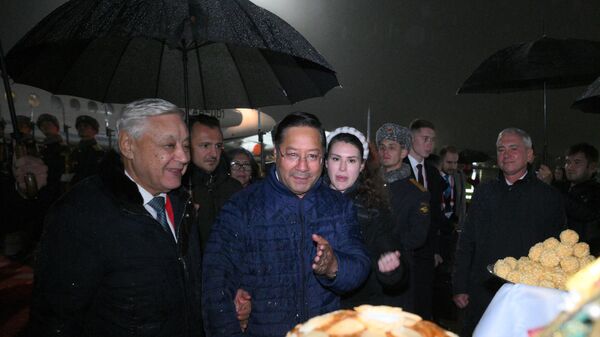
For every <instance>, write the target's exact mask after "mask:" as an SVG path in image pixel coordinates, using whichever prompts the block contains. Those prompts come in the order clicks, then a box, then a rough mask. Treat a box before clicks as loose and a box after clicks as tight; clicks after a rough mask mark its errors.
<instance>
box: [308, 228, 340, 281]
mask: <svg viewBox="0 0 600 337" xmlns="http://www.w3.org/2000/svg"><path fill="white" fill-rule="evenodd" d="M312 240H313V241H314V242H315V243H316V245H317V255H316V256H315V258H314V259H313V264H312V269H313V271H314V272H315V274H317V275H325V276H327V277H329V278H334V277H335V276H336V273H337V271H338V263H337V258H336V257H335V254H334V253H333V248H331V246H330V245H329V241H327V240H326V239H325V238H323V237H322V236H320V235H317V234H313V235H312Z"/></svg>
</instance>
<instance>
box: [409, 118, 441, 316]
mask: <svg viewBox="0 0 600 337" xmlns="http://www.w3.org/2000/svg"><path fill="white" fill-rule="evenodd" d="M409 129H410V131H411V134H412V146H411V148H410V151H409V153H408V157H406V158H405V159H404V162H405V163H407V164H409V165H410V167H411V169H412V170H411V173H412V176H413V177H414V178H415V179H416V180H417V181H418V182H419V183H420V184H421V185H423V186H424V187H425V189H426V190H427V191H428V192H429V195H430V199H429V204H430V207H431V224H430V226H429V232H428V234H427V241H426V242H425V245H424V246H423V247H421V248H420V249H418V250H417V251H415V260H416V261H417V263H416V266H417V267H416V270H414V272H415V273H417V274H418V275H420V280H421V282H419V283H418V284H417V289H416V293H417V298H419V301H417V303H416V307H415V313H417V314H418V315H420V316H421V317H423V318H424V319H432V303H433V277H434V267H435V263H436V262H439V258H438V261H436V260H435V259H434V254H437V253H439V247H438V242H439V233H440V228H441V227H442V224H443V223H444V221H443V213H442V209H441V207H442V205H441V200H442V192H443V190H444V187H445V182H444V180H443V178H442V177H441V176H440V173H439V171H438V169H437V168H435V166H432V165H430V164H427V163H425V159H427V157H429V155H430V154H431V153H432V152H433V149H434V147H435V126H434V125H433V123H431V122H429V121H426V120H424V119H415V120H414V121H412V122H411V123H410V126H409Z"/></svg>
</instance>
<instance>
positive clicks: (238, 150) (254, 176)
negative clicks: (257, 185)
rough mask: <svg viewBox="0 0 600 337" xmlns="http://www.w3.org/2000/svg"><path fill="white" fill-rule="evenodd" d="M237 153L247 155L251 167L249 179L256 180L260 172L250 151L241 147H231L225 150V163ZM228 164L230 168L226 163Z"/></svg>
mask: <svg viewBox="0 0 600 337" xmlns="http://www.w3.org/2000/svg"><path fill="white" fill-rule="evenodd" d="M238 154H243V155H245V156H247V157H248V159H249V160H250V167H251V168H252V173H251V178H250V181H251V182H252V181H253V180H256V179H257V178H258V174H259V173H260V172H259V170H258V163H257V162H256V160H255V159H254V156H253V155H252V153H251V152H250V151H248V150H246V149H244V148H242V147H239V148H235V149H231V150H229V151H227V153H226V158H227V164H229V163H230V162H231V161H232V160H233V158H234V157H235V156H237V155H238ZM228 166H229V170H231V165H228Z"/></svg>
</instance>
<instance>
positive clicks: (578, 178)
mask: <svg viewBox="0 0 600 337" xmlns="http://www.w3.org/2000/svg"><path fill="white" fill-rule="evenodd" d="M597 170H598V150H597V149H596V148H595V147H594V146H592V145H590V144H588V143H579V144H575V145H573V146H571V147H570V148H569V150H568V151H567V155H566V159H565V173H566V176H567V179H568V181H569V183H570V185H569V187H568V189H567V190H564V191H561V192H563V196H564V198H565V209H566V212H567V226H568V227H569V228H570V229H572V230H574V231H576V232H577V233H578V234H579V240H580V241H583V242H587V243H588V244H589V245H590V253H591V254H592V255H594V256H598V254H600V183H598V181H596V179H595V178H596V172H597ZM538 177H539V178H540V179H542V180H543V181H544V182H546V183H548V184H551V183H552V171H551V170H550V168H548V167H547V166H545V165H543V166H542V167H541V168H540V170H539V173H538Z"/></svg>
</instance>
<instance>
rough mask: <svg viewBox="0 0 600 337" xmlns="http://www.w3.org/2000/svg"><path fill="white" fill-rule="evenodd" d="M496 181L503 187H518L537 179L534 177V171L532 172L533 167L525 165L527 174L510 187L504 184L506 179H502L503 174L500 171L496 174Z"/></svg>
mask: <svg viewBox="0 0 600 337" xmlns="http://www.w3.org/2000/svg"><path fill="white" fill-rule="evenodd" d="M496 179H498V182H500V183H501V184H502V185H504V186H518V185H521V184H525V183H528V182H530V181H533V180H535V179H537V177H536V176H535V170H533V166H531V164H527V174H526V175H525V176H524V177H523V179H519V180H517V181H515V182H514V183H513V184H512V185H508V184H507V183H506V178H504V173H503V172H502V170H500V171H499V172H498V177H497V178H496Z"/></svg>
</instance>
